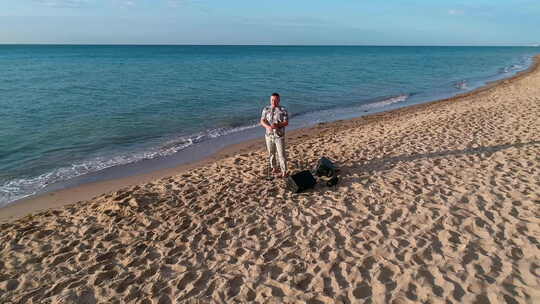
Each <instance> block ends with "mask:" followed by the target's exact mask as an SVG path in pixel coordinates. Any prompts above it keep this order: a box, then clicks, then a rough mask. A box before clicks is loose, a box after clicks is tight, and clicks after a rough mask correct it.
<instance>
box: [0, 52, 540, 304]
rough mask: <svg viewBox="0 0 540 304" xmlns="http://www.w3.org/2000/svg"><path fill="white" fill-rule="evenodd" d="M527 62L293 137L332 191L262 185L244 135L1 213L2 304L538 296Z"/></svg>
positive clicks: (535, 83) (539, 101) (259, 159)
mask: <svg viewBox="0 0 540 304" xmlns="http://www.w3.org/2000/svg"><path fill="white" fill-rule="evenodd" d="M538 60H539V59H538V58H537V59H536V62H537V63H536V64H535V65H534V66H533V67H532V68H531V69H530V70H529V71H528V72H526V73H522V74H521V75H519V76H517V77H514V78H513V79H510V80H504V81H501V82H498V83H497V84H493V85H491V86H488V87H486V88H483V89H481V90H477V91H475V92H473V93H469V94H465V95H463V96H458V97H456V98H451V99H448V100H443V101H436V102H432V103H428V104H423V105H417V106H412V107H409V108H404V109H399V110H395V111H391V112H385V113H380V114H375V115H370V116H366V117H361V118H358V119H353V120H348V121H338V122H335V123H326V124H321V125H318V126H316V127H314V128H310V129H303V130H298V131H294V132H291V133H290V134H289V137H288V142H289V146H288V154H289V158H290V166H291V168H292V171H293V172H294V171H298V170H300V169H310V168H311V167H312V166H313V165H314V164H315V163H316V161H317V159H318V158H319V157H321V156H323V155H324V156H327V157H329V158H331V159H333V160H335V161H336V162H337V163H338V164H339V166H340V167H341V181H340V183H339V184H338V186H337V187H335V188H328V187H326V186H324V185H322V184H320V185H317V187H316V188H315V189H313V190H311V191H308V192H306V193H301V194H293V193H291V192H289V191H287V190H286V188H285V181H284V180H282V179H275V180H274V181H270V182H269V181H266V180H265V179H264V176H265V174H266V172H265V169H266V163H265V162H264V160H265V159H266V152H265V151H264V150H263V149H262V148H263V145H262V140H255V141H251V142H247V143H244V144H241V145H235V146H234V147H231V148H228V149H227V150H225V151H222V152H220V153H218V154H217V155H216V156H214V157H212V158H210V159H207V160H205V161H203V162H200V163H197V164H192V165H189V166H183V167H181V168H173V169H169V170H163V171H160V172H157V173H154V174H152V175H146V176H143V177H133V178H131V179H129V180H123V181H113V182H108V184H106V183H103V184H97V185H88V186H84V187H86V188H84V187H79V188H77V189H71V190H66V191H59V192H57V193H54V194H51V195H45V196H41V197H37V198H35V199H33V200H30V201H27V202H22V203H21V204H16V206H15V205H14V206H10V207H8V208H4V209H2V210H0V217H1V218H2V220H3V223H2V224H1V226H0V240H1V241H0V269H2V271H1V272H0V302H1V303H184V302H185V303H417V302H421V303H539V302H540V243H539V240H538V239H539V237H540V119H539V117H540V68H538ZM105 184H106V185H108V186H104V185H105ZM130 184H132V186H126V187H123V188H121V189H119V187H120V186H123V185H130ZM85 189H86V190H85ZM112 190H114V191H113V192H108V193H106V194H101V195H99V196H97V197H95V198H91V197H93V196H95V195H97V194H100V193H104V192H106V191H112ZM70 191H71V192H70ZM77 193H78V194H77ZM76 200H84V201H81V202H75V201H76ZM67 203H71V204H67ZM65 204H67V205H65ZM61 205H64V206H61ZM46 207H56V208H55V209H49V210H41V211H38V210H39V209H43V208H46ZM29 212H33V213H31V214H28V213H29Z"/></svg>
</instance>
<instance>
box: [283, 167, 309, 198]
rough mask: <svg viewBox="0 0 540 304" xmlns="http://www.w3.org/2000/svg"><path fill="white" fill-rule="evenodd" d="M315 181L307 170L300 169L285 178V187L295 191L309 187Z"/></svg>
mask: <svg viewBox="0 0 540 304" xmlns="http://www.w3.org/2000/svg"><path fill="white" fill-rule="evenodd" d="M315 183H316V180H315V178H314V177H313V175H312V174H311V172H310V171H309V170H304V171H300V172H298V173H296V174H293V175H291V176H289V177H288V178H287V187H288V188H289V189H290V190H291V191H292V192H295V193H298V192H302V191H304V190H307V189H311V188H313V187H314V186H315Z"/></svg>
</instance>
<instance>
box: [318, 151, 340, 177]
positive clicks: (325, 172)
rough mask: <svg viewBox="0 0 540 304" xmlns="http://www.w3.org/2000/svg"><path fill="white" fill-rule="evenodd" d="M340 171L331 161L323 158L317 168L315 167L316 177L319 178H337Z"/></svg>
mask: <svg viewBox="0 0 540 304" xmlns="http://www.w3.org/2000/svg"><path fill="white" fill-rule="evenodd" d="M338 170H339V169H338V167H337V166H336V165H335V164H334V163H333V162H332V161H331V160H330V159H328V158H326V157H325V156H323V157H321V158H320V159H319V161H318V162H317V166H316V167H315V175H317V176H319V177H321V176H326V177H333V176H336V173H337V171H338ZM336 183H337V182H336Z"/></svg>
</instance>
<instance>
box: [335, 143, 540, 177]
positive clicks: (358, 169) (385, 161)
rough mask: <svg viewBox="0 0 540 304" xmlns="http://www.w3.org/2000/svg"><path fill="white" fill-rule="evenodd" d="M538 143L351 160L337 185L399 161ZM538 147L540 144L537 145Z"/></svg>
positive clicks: (495, 150) (341, 173)
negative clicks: (354, 174) (352, 176)
mask: <svg viewBox="0 0 540 304" xmlns="http://www.w3.org/2000/svg"><path fill="white" fill-rule="evenodd" d="M534 145H540V141H531V142H525V143H521V142H520V143H513V144H504V145H496V146H487V147H477V148H467V149H462V150H445V151H439V152H432V153H425V154H408V155H398V156H392V157H383V158H376V159H371V160H369V161H365V160H357V161H354V160H352V162H353V163H354V164H353V165H350V166H340V178H341V179H342V180H340V182H339V183H338V186H339V185H350V184H351V183H354V182H358V181H359V180H365V179H366V178H368V176H365V175H364V176H361V177H359V178H354V179H351V178H350V177H351V174H352V173H361V174H362V173H363V174H369V173H373V172H380V171H386V170H390V169H392V168H393V167H394V166H396V165H397V164H399V163H402V162H413V161H417V160H422V159H434V158H443V157H447V156H462V155H478V154H485V155H484V157H485V158H487V157H490V156H491V155H492V154H493V153H495V152H498V151H502V150H506V149H510V148H518V149H519V148H523V147H526V146H534ZM539 148H540V146H539Z"/></svg>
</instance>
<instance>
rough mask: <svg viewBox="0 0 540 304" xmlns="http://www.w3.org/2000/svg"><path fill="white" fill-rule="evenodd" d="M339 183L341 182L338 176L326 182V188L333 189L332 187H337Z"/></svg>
mask: <svg viewBox="0 0 540 304" xmlns="http://www.w3.org/2000/svg"><path fill="white" fill-rule="evenodd" d="M338 182H339V178H338V177H337V176H334V177H332V178H331V179H329V180H327V181H326V186H328V187H332V186H335V185H337V183H338Z"/></svg>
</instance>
